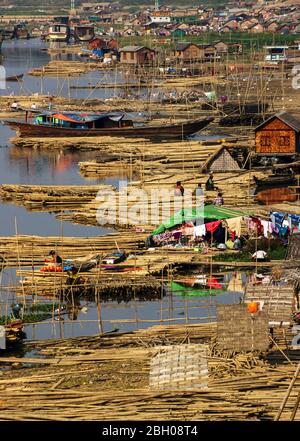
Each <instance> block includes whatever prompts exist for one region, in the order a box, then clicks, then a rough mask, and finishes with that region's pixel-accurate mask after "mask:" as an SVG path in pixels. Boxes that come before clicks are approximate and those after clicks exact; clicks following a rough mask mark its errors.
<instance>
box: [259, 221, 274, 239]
mask: <svg viewBox="0 0 300 441" xmlns="http://www.w3.org/2000/svg"><path fill="white" fill-rule="evenodd" d="M260 222H261V224H262V227H263V229H264V236H265V237H266V238H268V237H269V236H270V235H271V234H272V223H271V222H270V221H266V220H261V219H260Z"/></svg>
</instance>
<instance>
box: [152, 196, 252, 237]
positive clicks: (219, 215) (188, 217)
mask: <svg viewBox="0 0 300 441" xmlns="http://www.w3.org/2000/svg"><path fill="white" fill-rule="evenodd" d="M241 216H249V215H248V214H246V213H242V212H241V211H237V210H232V209H231V208H225V207H218V206H216V205H213V204H209V205H204V207H199V208H188V209H183V210H180V211H178V212H177V213H175V214H174V215H173V216H171V217H170V219H168V220H167V221H165V222H164V223H162V224H161V225H160V226H159V227H158V228H157V229H156V230H154V231H153V232H152V235H153V236H156V235H157V234H161V233H163V232H164V231H166V230H169V229H171V228H173V227H176V226H177V225H181V224H182V223H184V222H194V221H196V220H197V219H201V218H202V219H203V220H204V221H212V220H223V219H232V218H235V217H241Z"/></svg>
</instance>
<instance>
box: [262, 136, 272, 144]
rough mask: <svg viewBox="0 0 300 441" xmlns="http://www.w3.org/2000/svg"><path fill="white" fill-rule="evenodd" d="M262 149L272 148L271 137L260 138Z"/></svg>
mask: <svg viewBox="0 0 300 441" xmlns="http://www.w3.org/2000/svg"><path fill="white" fill-rule="evenodd" d="M260 145H261V147H271V138H270V136H262V137H261V138H260Z"/></svg>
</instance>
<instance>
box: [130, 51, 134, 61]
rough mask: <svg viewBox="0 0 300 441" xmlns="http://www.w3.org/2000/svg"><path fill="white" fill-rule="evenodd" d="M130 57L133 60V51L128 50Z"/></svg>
mask: <svg viewBox="0 0 300 441" xmlns="http://www.w3.org/2000/svg"><path fill="white" fill-rule="evenodd" d="M130 57H131V59H132V60H134V52H130Z"/></svg>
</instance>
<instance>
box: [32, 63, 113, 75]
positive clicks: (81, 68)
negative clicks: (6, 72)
mask: <svg viewBox="0 0 300 441" xmlns="http://www.w3.org/2000/svg"><path fill="white" fill-rule="evenodd" d="M99 69H105V70H111V67H107V65H105V63H87V62H86V61H69V60H68V61H63V60H52V61H50V62H49V63H48V64H47V65H46V66H42V67H39V68H35V69H32V70H31V71H30V72H28V75H32V76H35V77H41V76H50V77H51V76H54V77H55V76H63V77H64V76H78V75H81V74H84V73H87V72H91V71H94V70H99Z"/></svg>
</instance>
